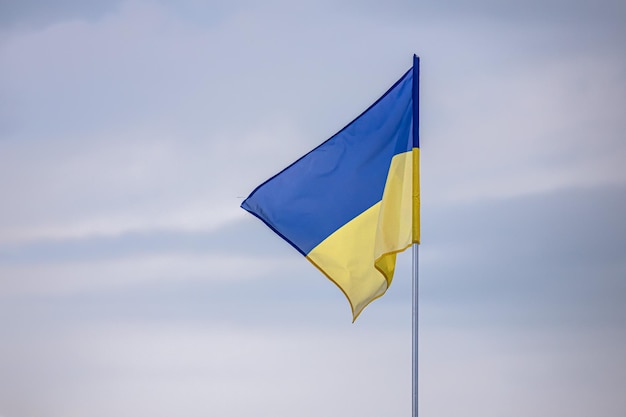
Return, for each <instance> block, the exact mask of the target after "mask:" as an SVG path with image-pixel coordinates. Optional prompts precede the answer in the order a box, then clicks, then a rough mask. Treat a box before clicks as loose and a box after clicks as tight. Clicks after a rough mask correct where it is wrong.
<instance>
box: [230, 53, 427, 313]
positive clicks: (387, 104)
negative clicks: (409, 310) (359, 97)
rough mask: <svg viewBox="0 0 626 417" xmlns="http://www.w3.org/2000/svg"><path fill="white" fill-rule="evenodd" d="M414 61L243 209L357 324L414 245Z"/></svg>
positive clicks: (416, 192) (416, 78) (416, 144)
mask: <svg viewBox="0 0 626 417" xmlns="http://www.w3.org/2000/svg"><path fill="white" fill-rule="evenodd" d="M418 81H419V58H417V57H414V65H413V68H411V69H410V70H409V71H408V72H406V73H405V74H404V75H403V76H402V78H400V79H399V80H398V81H397V82H396V83H395V84H394V85H393V86H392V87H391V88H390V89H389V90H388V91H387V92H386V93H385V94H384V95H383V96H382V97H381V98H380V99H378V100H377V101H376V102H375V103H374V104H373V105H371V106H370V107H369V108H368V109H367V110H366V111H364V112H363V113H362V114H361V115H360V116H359V117H357V118H356V119H355V120H353V121H352V122H351V123H349V124H348V125H347V126H346V127H344V128H343V129H342V130H340V131H339V132H338V133H336V134H335V135H333V136H332V137H331V138H329V139H328V140H326V141H325V142H323V143H322V144H321V145H319V146H318V147H316V148H315V149H313V150H312V151H310V152H309V153H307V154H306V155H304V156H302V157H301V158H300V159H298V160H297V161H296V162H294V163H293V164H291V165H290V166H288V167H287V168H285V169H284V170H282V171H281V172H279V173H278V174H276V175H275V176H274V177H272V178H270V179H269V180H267V181H266V182H264V183H263V184H261V185H260V186H258V187H257V188H256V189H255V190H254V191H253V192H252V193H251V194H250V196H249V197H248V198H247V199H245V200H244V202H243V203H242V204H241V207H242V208H243V209H245V210H247V211H248V212H250V213H252V214H253V215H255V216H256V217H258V218H259V219H261V220H262V221H263V222H264V223H265V224H266V225H267V226H269V227H270V228H271V229H272V230H274V232H276V233H277V234H278V235H280V236H281V237H282V238H283V239H285V240H286V241H287V242H288V243H290V244H291V245H292V246H293V247H294V248H295V249H296V250H297V251H299V252H300V253H301V254H302V255H304V256H305V257H306V258H307V259H308V260H309V261H310V262H311V263H312V264H313V265H315V266H316V267H317V268H318V269H319V270H320V271H321V272H322V273H323V274H324V275H326V277H328V278H329V279H330V280H331V281H332V282H334V283H335V284H336V285H337V286H338V287H339V288H340V289H341V291H343V293H344V294H345V296H346V297H347V299H348V301H349V303H350V306H351V308H352V314H353V319H354V320H356V318H357V317H358V315H359V314H360V313H361V312H362V311H363V309H364V308H365V307H366V306H367V305H368V304H369V303H370V302H372V301H373V300H375V299H376V298H378V297H380V296H382V295H383V294H384V293H385V292H386V291H387V289H388V288H389V285H391V281H392V279H393V275H394V270H395V263H396V262H395V261H396V254H397V253H398V252H401V251H403V250H405V249H406V248H408V247H409V246H411V244H413V243H419V239H420V236H419V235H420V227H419V209H420V201H419V138H418V117H417V115H418V112H417V109H418V107H417V106H418V97H419V91H418V89H419V83H418Z"/></svg>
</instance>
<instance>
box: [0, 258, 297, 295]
mask: <svg viewBox="0 0 626 417" xmlns="http://www.w3.org/2000/svg"><path fill="white" fill-rule="evenodd" d="M302 262H303V260H302V259H301V258H300V257H297V256H293V257H291V258H290V259H283V258H279V257H267V256H264V257H259V258H253V257H250V256H247V257H242V256H234V255H227V254H202V255H189V254H156V255H144V256H132V257H125V258H115V259H107V260H99V261H93V260H91V261H72V262H52V263H40V264H35V263H34V264H26V265H24V264H18V265H1V264H0V284H1V285H0V287H1V289H0V295H2V296H15V295H45V296H59V295H76V294H85V293H94V292H98V291H102V290H110V289H115V290H120V289H124V288H129V287H130V288H132V287H137V286H145V285H151V284H152V285H154V284H162V283H164V282H186V281H197V282H203V283H205V284H207V283H220V282H235V281H247V280H256V279H260V278H261V277H267V276H270V275H272V274H276V272H277V271H281V273H287V271H289V270H290V269H291V268H294V269H295V270H297V269H298V268H302V266H303V264H302Z"/></svg>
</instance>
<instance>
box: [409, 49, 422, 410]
mask: <svg viewBox="0 0 626 417" xmlns="http://www.w3.org/2000/svg"><path fill="white" fill-rule="evenodd" d="M419 78H420V59H419V57H418V56H417V55H413V144H414V146H415V145H417V147H418V148H419V120H420V119H419V97H420V94H419V91H420V89H419V86H420V82H419ZM413 157H414V158H415V155H414V156H413ZM417 157H418V158H419V154H418V156H417ZM413 168H414V169H416V170H417V172H414V173H413V181H414V183H415V184H414V185H413V194H414V195H413V202H414V204H415V202H416V201H417V203H418V204H420V203H419V201H420V186H419V178H420V176H419V164H415V163H414V164H413ZM417 210H418V211H417V212H416V210H415V209H413V222H414V223H415V222H417V224H418V225H419V222H420V216H419V210H421V204H420V206H418V209H417ZM420 230H421V226H418V228H417V229H416V228H415V227H413V234H414V236H413V256H412V297H411V298H412V320H411V321H412V349H411V350H412V352H411V362H412V366H411V370H412V417H418V411H419V410H418V405H419V402H418V397H419V395H418V370H419V367H418V352H419V350H418V347H419V344H418V341H419V271H418V270H419V244H418V243H415V242H416V241H417V242H419V241H420ZM416 233H417V236H415V234H416Z"/></svg>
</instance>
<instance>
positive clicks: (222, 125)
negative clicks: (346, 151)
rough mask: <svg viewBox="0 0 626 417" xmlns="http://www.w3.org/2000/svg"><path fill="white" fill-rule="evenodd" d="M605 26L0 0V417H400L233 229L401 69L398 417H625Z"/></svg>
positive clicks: (310, 292) (387, 385)
mask: <svg viewBox="0 0 626 417" xmlns="http://www.w3.org/2000/svg"><path fill="white" fill-rule="evenodd" d="M625 42H626V3H624V2H623V1H621V0H600V1H598V0H594V1H591V0H585V1H583V0H574V1H565V0H541V1H540V0H530V1H525V2H505V1H495V0H478V1H474V2H467V1H461V0H454V1H448V2H436V1H424V2H408V1H401V0H387V1H385V2H382V1H380V2H377V1H373V0H365V1H356V0H351V1H331V0H321V1H293V0H292V1H288V0H268V1H264V2H253V1H245V0H241V1H200V0H177V1H168V0H152V1H151V0H145V1H143V0H138V1H135V0H130V1H124V0H120V1H109V2H102V1H96V0H90V1H81V0H60V1H54V2H50V1H46V0H21V1H7V0H0V417H62V416H63V417H72V416H78V417H110V416H117V417H136V416H151V417H160V416H163V417H165V416H172V415H180V416H185V417H195V416H198V417H199V416H229V417H230V416H232V417H243V416H272V417H287V416H289V417H291V416H294V415H297V416H301V417H320V416H359V417H374V416H381V415H384V416H409V415H410V409H411V342H410V340H411V323H410V310H411V300H410V297H411V296H410V267H411V256H410V253H406V254H404V255H402V256H400V257H399V260H398V263H399V270H398V272H397V274H396V278H395V281H394V283H393V285H392V287H391V289H390V290H389V292H388V293H387V295H386V296H385V297H383V298H381V299H379V300H377V301H375V302H374V303H372V304H371V305H370V306H369V307H368V308H367V309H366V310H365V311H364V313H363V314H362V315H361V316H360V317H359V319H358V321H357V322H356V323H355V324H352V323H351V315H350V308H349V306H348V303H347V301H346V300H345V299H344V297H343V295H342V294H341V292H340V291H339V290H338V289H337V288H336V287H335V286H334V285H333V284H332V283H331V282H329V281H328V280H326V279H325V278H324V277H323V276H322V275H321V274H320V273H319V272H318V271H317V270H316V269H315V268H314V267H312V266H311V265H310V264H309V263H308V262H307V261H306V260H304V259H303V258H302V257H301V256H300V255H299V254H298V253H297V252H296V251H294V250H293V249H292V248H291V247H290V246H289V245H288V244H286V243H285V242H283V241H282V240H281V239H280V238H279V237H277V236H275V235H274V234H273V233H272V232H271V231H270V230H269V229H267V228H266V227H265V226H264V225H263V224H262V223H261V222H259V221H258V220H256V219H255V218H253V217H252V216H250V215H249V214H247V213H245V212H244V211H243V210H241V209H240V208H239V204H240V203H241V201H242V199H243V197H245V196H247V195H248V194H249V193H250V192H251V191H252V190H253V189H254V188H255V187H256V186H257V185H258V184H259V183H261V182H262V181H264V180H265V179H267V178H268V177H269V176H271V175H273V174H275V173H276V172H277V171H279V170H281V169H282V168H283V167H284V166H285V165H286V164H289V163H291V162H292V161H293V160H295V159H296V158H298V157H299V156H301V155H302V154H303V153H305V152H307V151H308V150H310V149H311V148H313V147H315V146H316V145H317V144H319V143H320V142H321V141H323V140H325V139H326V138H328V137H329V136H331V135H332V134H334V133H335V132H336V131H337V130H339V129H340V128H341V127H343V126H344V125H346V124H347V123H348V122H349V121H351V120H352V119H353V118H354V117H356V116H357V115H358V114H360V113H361V112H362V111H363V110H364V109H365V108H367V107H368V106H369V105H370V104H371V103H372V102H373V101H374V100H376V99H377V98H378V97H379V96H380V95H381V94H383V93H384V92H385V91H386V90H387V88H389V87H390V86H391V85H392V84H393V83H394V82H395V81H396V80H397V79H398V78H399V77H400V76H401V75H402V74H403V73H404V72H405V71H406V70H408V69H409V67H410V66H411V64H412V55H413V54H414V53H416V54H418V55H420V57H421V60H422V67H421V91H422V97H421V112H422V114H421V146H422V168H421V175H422V203H423V208H422V222H423V223H422V240H423V244H422V245H421V247H420V281H421V294H420V297H421V298H420V303H421V304H420V313H421V321H420V326H421V328H420V355H421V356H420V369H419V375H420V413H421V415H423V416H438V417H458V416H459V415H463V416H465V417H502V416H507V417H518V416H519V417H521V416H524V417H526V416H529V415H534V416H555V417H561V416H563V417H588V416H594V417H623V416H624V415H626V396H625V395H624V387H625V386H626V354H625V353H624V352H626V303H625V301H624V300H625V297H626V214H625V213H626V167H625V166H624V164H625V163H626V140H625V133H624V132H626V114H625V112H626V53H625V52H624V43H625Z"/></svg>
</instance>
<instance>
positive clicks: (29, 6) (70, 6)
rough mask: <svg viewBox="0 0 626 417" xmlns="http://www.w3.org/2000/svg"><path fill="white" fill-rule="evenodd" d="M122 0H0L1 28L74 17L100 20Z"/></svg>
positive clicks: (40, 23) (47, 22) (27, 25)
mask: <svg viewBox="0 0 626 417" xmlns="http://www.w3.org/2000/svg"><path fill="white" fill-rule="evenodd" d="M121 2H122V0H112V1H99V0H58V1H57V0H55V1H46V0H20V1H12V0H0V28H4V29H15V28H17V29H20V28H34V29H37V28H41V27H45V26H47V25H50V24H53V23H57V22H60V21H64V20H71V19H86V20H93V19H98V18H100V17H102V16H105V15H106V14H109V13H112V12H114V11H115V10H117V7H118V6H119V5H120V3H121Z"/></svg>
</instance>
